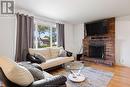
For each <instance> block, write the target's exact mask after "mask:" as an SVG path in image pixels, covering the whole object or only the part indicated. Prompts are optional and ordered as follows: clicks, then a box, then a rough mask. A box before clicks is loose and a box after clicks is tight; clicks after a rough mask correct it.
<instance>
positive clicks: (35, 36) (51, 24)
mask: <svg viewBox="0 0 130 87" xmlns="http://www.w3.org/2000/svg"><path fill="white" fill-rule="evenodd" d="M38 25H46V26H49V27H50V47H58V29H57V28H56V23H51V22H43V21H40V20H35V21H34V27H35V28H34V31H36V32H38ZM53 27H55V28H56V32H57V35H56V42H57V45H56V46H52V44H53V43H52V42H53V41H52V29H53ZM34 41H36V42H34V44H35V46H34V48H35V49H41V48H38V36H37V35H34ZM44 48H46V47H44Z"/></svg>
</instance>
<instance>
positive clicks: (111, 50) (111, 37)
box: [83, 18, 115, 65]
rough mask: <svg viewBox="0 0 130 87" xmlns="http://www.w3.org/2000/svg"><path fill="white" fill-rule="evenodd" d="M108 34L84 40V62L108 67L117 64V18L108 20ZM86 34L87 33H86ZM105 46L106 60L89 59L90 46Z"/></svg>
mask: <svg viewBox="0 0 130 87" xmlns="http://www.w3.org/2000/svg"><path fill="white" fill-rule="evenodd" d="M106 21H107V28H108V33H107V34H105V35H102V36H87V35H86V34H85V38H84V39H83V60H87V61H91V62H96V63H103V64H107V65H114V64H115V18H110V19H106ZM85 32H86V31H85ZM90 44H103V45H104V46H106V48H105V49H104V50H105V60H101V59H96V58H89V55H88V54H89V45H90Z"/></svg>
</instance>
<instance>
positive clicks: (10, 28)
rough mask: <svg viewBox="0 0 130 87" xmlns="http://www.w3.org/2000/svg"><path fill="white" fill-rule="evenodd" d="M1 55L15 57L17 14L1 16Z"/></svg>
mask: <svg viewBox="0 0 130 87" xmlns="http://www.w3.org/2000/svg"><path fill="white" fill-rule="evenodd" d="M0 56H7V57H10V58H12V59H14V56H15V16H14V15H11V16H0Z"/></svg>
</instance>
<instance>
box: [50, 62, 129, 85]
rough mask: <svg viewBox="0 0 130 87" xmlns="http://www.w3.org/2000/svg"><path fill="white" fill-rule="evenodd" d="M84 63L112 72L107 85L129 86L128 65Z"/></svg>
mask: <svg viewBox="0 0 130 87" xmlns="http://www.w3.org/2000/svg"><path fill="white" fill-rule="evenodd" d="M85 65H86V66H89V67H93V68H96V69H99V70H104V71H109V72H113V73H114V76H113V78H112V80H111V81H110V83H109V85H108V87H130V68H128V67H123V66H113V67H109V66H105V65H102V64H94V63H88V62H86V63H85ZM59 70H63V68H60V69H58V71H59ZM54 72H55V71H54ZM51 73H53V72H51Z"/></svg>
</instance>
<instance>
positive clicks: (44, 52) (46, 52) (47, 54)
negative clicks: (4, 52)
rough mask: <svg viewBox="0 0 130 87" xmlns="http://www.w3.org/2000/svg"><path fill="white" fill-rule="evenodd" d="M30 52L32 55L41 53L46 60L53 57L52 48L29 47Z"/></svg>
mask: <svg viewBox="0 0 130 87" xmlns="http://www.w3.org/2000/svg"><path fill="white" fill-rule="evenodd" d="M29 53H30V54H32V55H35V54H39V53H40V54H42V55H43V56H44V57H45V59H46V60H48V59H49V58H50V57H51V53H50V48H42V49H32V48H29Z"/></svg>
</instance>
